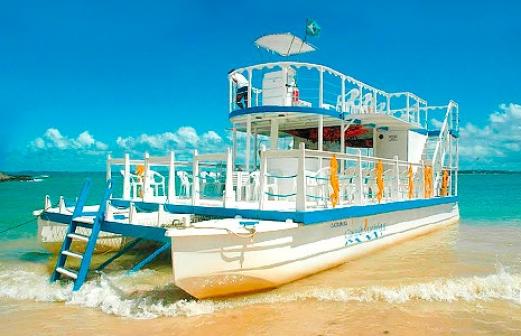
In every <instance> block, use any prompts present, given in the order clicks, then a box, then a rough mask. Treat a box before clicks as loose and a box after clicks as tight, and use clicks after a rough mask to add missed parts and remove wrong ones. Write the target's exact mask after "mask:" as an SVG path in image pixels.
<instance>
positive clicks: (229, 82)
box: [228, 75, 234, 113]
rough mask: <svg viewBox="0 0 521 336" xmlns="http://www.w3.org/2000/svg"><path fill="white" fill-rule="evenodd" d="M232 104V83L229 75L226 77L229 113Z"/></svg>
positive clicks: (231, 109)
mask: <svg viewBox="0 0 521 336" xmlns="http://www.w3.org/2000/svg"><path fill="white" fill-rule="evenodd" d="M233 104H234V99H233V81H232V76H231V75H229V76H228V110H229V112H230V113H231V112H232V111H233Z"/></svg>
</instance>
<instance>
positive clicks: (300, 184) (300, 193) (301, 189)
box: [295, 142, 307, 211]
mask: <svg viewBox="0 0 521 336" xmlns="http://www.w3.org/2000/svg"><path fill="white" fill-rule="evenodd" d="M298 153H299V155H298V166H297V197H296V202H297V203H296V204H295V207H296V209H297V211H306V207H307V206H306V193H307V191H306V182H307V181H306V144H305V143H304V142H301V143H300V144H299V152H298Z"/></svg>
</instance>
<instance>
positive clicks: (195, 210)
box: [112, 196, 458, 224]
mask: <svg viewBox="0 0 521 336" xmlns="http://www.w3.org/2000/svg"><path fill="white" fill-rule="evenodd" d="M457 202H458V197H457V196H450V197H435V198H430V199H416V200H405V201H399V202H392V203H384V204H367V205H354V206H349V207H339V208H334V209H321V210H313V211H274V210H258V209H236V208H223V207H214V206H200V205H199V206H198V205H196V206H193V205H180V204H167V205H165V208H166V210H167V211H169V212H171V213H178V214H196V215H201V216H215V217H223V218H232V217H235V216H241V217H243V218H250V219H260V220H273V221H285V220H287V219H291V220H293V221H294V222H297V223H303V224H317V223H322V222H328V221H333V220H338V219H345V218H353V217H363V216H372V215H379V214H384V213H390V212H395V211H403V210H410V209H417V208H424V207H429V206H434V205H441V204H451V203H454V204H455V203H457ZM112 203H113V204H114V205H116V206H125V205H126V206H128V204H129V203H130V202H129V201H124V200H112ZM136 204H137V206H139V205H140V204H141V203H136ZM148 204H149V203H146V204H145V205H144V206H147V205H148Z"/></svg>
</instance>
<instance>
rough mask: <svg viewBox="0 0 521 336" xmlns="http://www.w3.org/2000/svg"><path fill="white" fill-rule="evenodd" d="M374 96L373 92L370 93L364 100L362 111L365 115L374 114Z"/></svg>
mask: <svg viewBox="0 0 521 336" xmlns="http://www.w3.org/2000/svg"><path fill="white" fill-rule="evenodd" d="M374 105H375V102H374V96H373V93H372V92H368V93H366V94H365V95H364V98H363V99H362V111H363V113H374Z"/></svg>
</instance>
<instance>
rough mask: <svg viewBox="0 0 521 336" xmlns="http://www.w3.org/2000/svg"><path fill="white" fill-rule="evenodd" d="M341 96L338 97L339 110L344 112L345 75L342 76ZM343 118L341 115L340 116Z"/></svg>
mask: <svg viewBox="0 0 521 336" xmlns="http://www.w3.org/2000/svg"><path fill="white" fill-rule="evenodd" d="M341 90H342V96H341V99H340V104H341V105H340V112H346V111H345V108H344V106H345V104H346V78H345V76H342V89H341ZM342 119H343V117H342Z"/></svg>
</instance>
